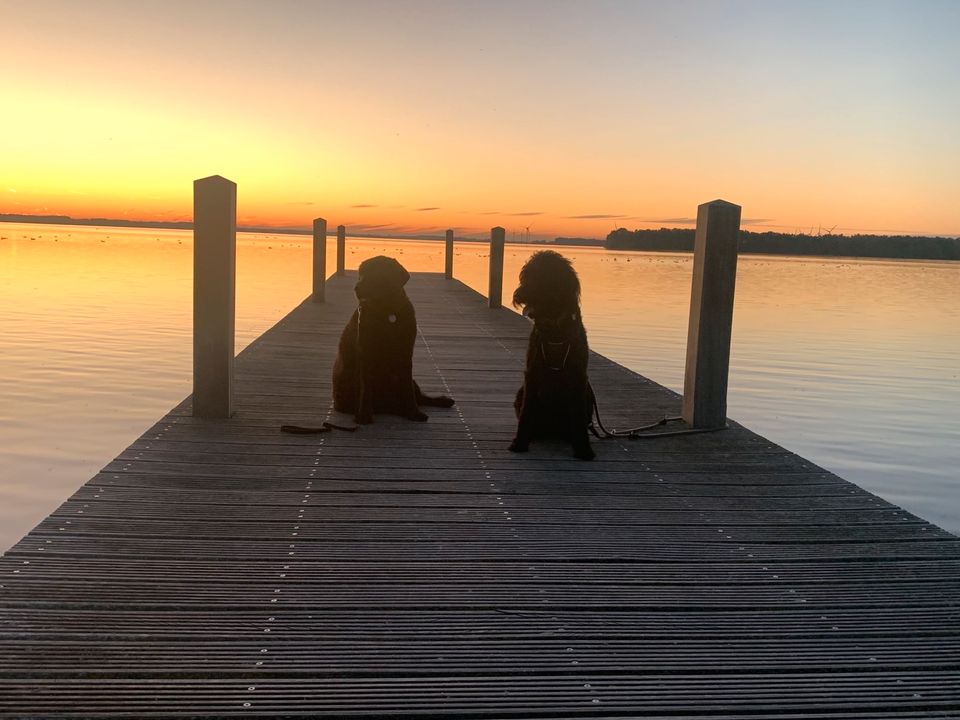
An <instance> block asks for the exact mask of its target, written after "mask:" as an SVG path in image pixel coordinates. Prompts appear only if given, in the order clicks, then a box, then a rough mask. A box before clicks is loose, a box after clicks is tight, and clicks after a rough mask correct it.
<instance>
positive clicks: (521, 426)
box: [508, 380, 534, 452]
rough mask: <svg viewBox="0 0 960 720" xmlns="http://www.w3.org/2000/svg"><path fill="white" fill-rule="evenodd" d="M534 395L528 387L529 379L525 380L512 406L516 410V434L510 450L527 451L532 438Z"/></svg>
mask: <svg viewBox="0 0 960 720" xmlns="http://www.w3.org/2000/svg"><path fill="white" fill-rule="evenodd" d="M532 395H534V393H533V392H531V389H530V383H529V380H527V381H525V382H524V384H523V387H522V388H520V391H519V392H518V393H517V399H516V402H515V403H514V407H515V408H516V411H517V434H516V435H515V436H514V438H513V442H511V443H510V447H509V448H508V449H509V450H510V452H527V450H529V449H530V441H531V440H533V427H534V419H533V413H534V409H533V401H532V400H531V396H532Z"/></svg>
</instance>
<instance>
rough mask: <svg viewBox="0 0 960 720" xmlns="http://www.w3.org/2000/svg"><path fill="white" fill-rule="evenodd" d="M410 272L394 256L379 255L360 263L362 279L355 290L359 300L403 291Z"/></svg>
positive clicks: (382, 296)
mask: <svg viewBox="0 0 960 720" xmlns="http://www.w3.org/2000/svg"><path fill="white" fill-rule="evenodd" d="M409 279H410V273H408V272H407V270H406V268H404V267H403V265H401V264H400V263H398V262H397V261H396V260H394V259H393V258H392V257H387V256H386V255H377V256H376V257H372V258H369V259H368V260H364V261H363V262H362V263H360V279H359V280H357V284H356V285H355V286H354V288H353V290H354V292H355V293H356V294H357V298H358V299H359V300H361V301H362V300H377V299H380V298H388V297H390V296H392V295H397V294H400V293H402V292H403V286H404V285H406V284H407V280H409Z"/></svg>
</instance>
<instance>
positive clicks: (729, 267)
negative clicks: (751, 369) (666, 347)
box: [682, 200, 740, 428]
mask: <svg viewBox="0 0 960 720" xmlns="http://www.w3.org/2000/svg"><path fill="white" fill-rule="evenodd" d="M739 236H740V206H739V205H734V204H733V203H728V202H725V201H723V200H714V201H713V202H708V203H704V204H703V205H700V206H699V207H698V208H697V232H696V239H695V243H694V250H693V253H694V254H693V287H692V290H691V294H690V324H689V327H688V330H687V365H686V371H685V373H684V379H683V410H682V415H683V419H684V421H686V423H687V424H688V425H690V426H691V427H694V428H718V427H723V426H724V425H725V424H726V421H727V378H728V375H729V370H730V336H731V330H732V328H733V291H734V287H735V285H736V279H737V241H738V239H739Z"/></svg>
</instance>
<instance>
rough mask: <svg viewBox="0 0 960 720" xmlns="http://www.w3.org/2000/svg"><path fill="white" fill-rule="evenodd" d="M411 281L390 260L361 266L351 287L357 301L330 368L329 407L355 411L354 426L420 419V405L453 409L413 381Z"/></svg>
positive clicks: (414, 334)
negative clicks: (385, 417) (378, 416)
mask: <svg viewBox="0 0 960 720" xmlns="http://www.w3.org/2000/svg"><path fill="white" fill-rule="evenodd" d="M409 279H410V273H408V272H407V271H406V269H405V268H404V267H403V265H401V264H400V263H398V262H397V261H396V260H394V259H393V258H390V257H385V256H383V255H378V256H377V257H373V258H370V259H369V260H364V261H363V262H362V263H361V264H360V279H359V280H358V281H357V284H356V287H355V288H354V291H355V292H356V294H357V299H358V300H359V301H360V303H359V306H358V307H357V309H356V310H355V311H354V313H353V315H352V316H351V318H350V320H349V322H348V323H347V326H346V327H345V328H344V329H343V334H342V335H341V336H340V347H339V350H338V351H337V359H336V362H334V364H333V407H334V408H335V409H336V410H337V411H338V412H343V413H353V416H354V419H355V420H356V422H357V423H362V424H367V423H372V422H373V414H374V413H390V414H393V415H401V416H402V417H405V418H409V419H410V420H419V421H424V420H426V419H427V416H426V415H425V414H424V413H422V412H420V408H419V406H420V405H432V406H434V407H450V406H451V405H453V400H452V399H451V398H448V397H445V396H440V397H430V396H427V395H424V394H423V393H422V392H421V391H420V386H419V385H417V383H416V382H415V381H414V379H413V344H414V342H415V341H416V339H417V317H416V314H415V313H414V311H413V304H412V303H411V302H410V299H409V298H408V297H407V293H406V292H405V291H404V289H403V286H404V285H406V284H407V280H409Z"/></svg>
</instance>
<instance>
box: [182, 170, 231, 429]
mask: <svg viewBox="0 0 960 720" xmlns="http://www.w3.org/2000/svg"><path fill="white" fill-rule="evenodd" d="M236 258H237V185H236V183H233V182H231V181H229V180H227V179H226V178H222V177H220V176H219V175H213V176H212V177H207V178H202V179H201V180H194V182H193V414H194V416H195V417H202V418H228V417H230V415H231V413H232V412H233V350H234V344H233V343H234V317H235V303H236V264H237V262H236Z"/></svg>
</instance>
